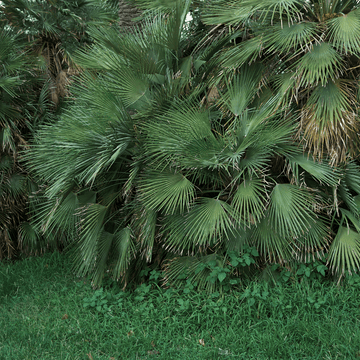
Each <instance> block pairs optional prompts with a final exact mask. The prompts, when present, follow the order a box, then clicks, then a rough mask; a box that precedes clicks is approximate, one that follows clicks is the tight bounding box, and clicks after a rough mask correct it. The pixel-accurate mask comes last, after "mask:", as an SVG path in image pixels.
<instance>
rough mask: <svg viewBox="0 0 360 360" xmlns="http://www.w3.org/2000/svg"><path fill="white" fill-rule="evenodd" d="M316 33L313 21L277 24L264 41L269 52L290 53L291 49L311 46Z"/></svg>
mask: <svg viewBox="0 0 360 360" xmlns="http://www.w3.org/2000/svg"><path fill="white" fill-rule="evenodd" d="M315 34H316V26H315V24H314V23H311V22H305V21H304V22H296V23H294V24H283V25H282V24H276V25H274V26H273V27H272V31H271V32H269V33H268V34H267V35H266V37H265V39H264V42H265V43H266V44H267V49H266V52H267V53H270V54H271V53H273V52H276V53H280V54H288V53H289V52H290V51H294V50H297V49H298V48H303V49H304V50H305V49H306V48H307V47H309V45H310V44H311V41H312V40H313V38H314V36H315Z"/></svg>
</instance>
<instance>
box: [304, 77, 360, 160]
mask: <svg viewBox="0 0 360 360" xmlns="http://www.w3.org/2000/svg"><path fill="white" fill-rule="evenodd" d="M349 85H350V86H349ZM354 106H356V102H355V100H354V95H353V91H352V89H351V84H349V83H348V82H347V81H346V80H339V79H338V80H336V81H332V80H329V81H328V82H327V83H326V84H322V85H320V84H319V85H318V86H316V88H315V89H314V91H313V92H312V94H311V95H310V97H309V100H308V101H307V103H306V105H305V106H304V107H303V109H302V114H301V116H302V119H301V125H300V126H301V130H302V132H303V136H304V140H305V141H306V144H307V146H308V148H310V149H313V153H314V155H315V156H319V157H322V154H323V152H324V151H326V152H327V153H328V154H330V156H331V157H332V159H333V161H334V162H336V163H337V162H339V161H344V160H345V159H346V157H347V155H348V150H349V149H350V151H351V153H352V154H354V153H355V152H356V150H357V149H358V147H359V141H358V137H357V133H358V131H359V129H360V127H359V124H358V121H357V120H356V115H355V113H354V111H353V107H354Z"/></svg>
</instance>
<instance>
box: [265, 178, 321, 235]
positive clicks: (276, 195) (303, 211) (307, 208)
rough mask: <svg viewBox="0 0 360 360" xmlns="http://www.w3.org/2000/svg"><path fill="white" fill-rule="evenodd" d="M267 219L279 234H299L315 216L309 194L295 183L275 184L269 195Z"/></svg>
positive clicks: (304, 230) (306, 228)
mask: <svg viewBox="0 0 360 360" xmlns="http://www.w3.org/2000/svg"><path fill="white" fill-rule="evenodd" d="M269 205H270V207H269V221H270V223H271V224H272V226H273V228H274V230H275V232H276V233H277V234H279V236H284V237H288V236H299V235H300V234H303V233H304V232H307V230H308V229H309V227H310V221H311V219H313V218H314V217H315V214H314V213H313V211H312V205H311V196H310V194H309V193H308V192H307V191H306V190H305V189H301V188H299V187H297V186H295V185H290V184H277V185H276V186H275V187H274V188H273V191H272V192H271V195H270V204H269Z"/></svg>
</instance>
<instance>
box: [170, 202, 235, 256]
mask: <svg viewBox="0 0 360 360" xmlns="http://www.w3.org/2000/svg"><path fill="white" fill-rule="evenodd" d="M234 218H235V219H236V218H237V216H236V213H235V212H234V209H233V208H232V207H231V206H230V205H229V204H227V203H225V202H224V201H221V200H218V199H212V198H201V199H200V200H199V201H198V202H197V203H196V204H195V205H194V207H193V208H192V209H191V210H190V211H189V213H187V214H186V215H185V216H181V215H175V216H169V217H167V219H166V226H165V233H168V237H167V240H166V245H167V247H168V248H170V249H173V250H177V251H186V250H191V249H192V250H193V249H195V248H198V249H199V248H203V247H204V246H211V245H215V244H216V243H217V242H218V241H219V240H221V237H223V236H224V237H228V236H229V235H230V234H231V232H232V231H233V229H234V223H233V219H234Z"/></svg>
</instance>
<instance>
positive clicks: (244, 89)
mask: <svg viewBox="0 0 360 360" xmlns="http://www.w3.org/2000/svg"><path fill="white" fill-rule="evenodd" d="M262 70H263V69H262V67H261V66H252V67H243V68H242V69H241V70H240V74H236V75H235V76H234V78H233V79H231V81H228V82H227V84H226V87H227V92H226V93H225V94H224V95H223V96H222V99H223V101H224V102H225V103H226V104H227V107H228V109H229V110H230V111H231V112H232V113H233V114H234V115H235V116H239V115H240V114H241V113H242V112H243V111H244V110H245V108H246V107H247V106H248V105H249V103H250V101H251V99H252V98H253V96H254V95H255V93H256V91H257V88H258V86H259V82H260V79H261V75H262Z"/></svg>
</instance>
